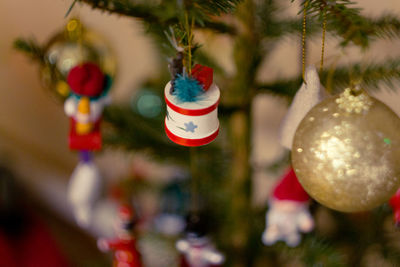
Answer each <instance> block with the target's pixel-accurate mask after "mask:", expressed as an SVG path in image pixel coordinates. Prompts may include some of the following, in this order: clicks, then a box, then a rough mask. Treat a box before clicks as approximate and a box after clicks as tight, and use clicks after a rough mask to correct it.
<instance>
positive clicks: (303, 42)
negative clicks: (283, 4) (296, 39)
mask: <svg viewBox="0 0 400 267" xmlns="http://www.w3.org/2000/svg"><path fill="white" fill-rule="evenodd" d="M309 2H310V1H309V0H307V1H306V2H305V3H304V10H303V34H302V36H301V60H302V63H301V76H302V77H303V81H304V82H305V79H304V75H305V72H306V26H307V25H306V24H307V7H308V3H309Z"/></svg>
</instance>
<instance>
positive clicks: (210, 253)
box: [176, 214, 225, 267]
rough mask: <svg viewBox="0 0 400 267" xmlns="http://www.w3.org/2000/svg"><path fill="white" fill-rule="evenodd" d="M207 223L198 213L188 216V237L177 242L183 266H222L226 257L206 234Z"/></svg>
mask: <svg viewBox="0 0 400 267" xmlns="http://www.w3.org/2000/svg"><path fill="white" fill-rule="evenodd" d="M206 233H207V225H206V222H205V221H204V218H203V217H201V216H200V215H198V214H190V215H189V216H188V218H187V225H186V237H185V238H184V239H181V240H178V241H177V242H176V248H177V250H178V251H179V253H180V254H181V256H182V257H181V264H180V266H181V267H211V266H213V267H217V266H222V264H223V263H224V262H225V257H224V255H223V254H221V253H220V252H219V251H217V250H216V249H215V247H214V245H213V244H212V242H211V241H210V239H209V238H208V237H207V236H206Z"/></svg>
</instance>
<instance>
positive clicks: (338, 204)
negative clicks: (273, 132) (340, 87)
mask: <svg viewBox="0 0 400 267" xmlns="http://www.w3.org/2000/svg"><path fill="white" fill-rule="evenodd" d="M292 164H293V168H294V170H295V172H296V175H297V177H298V179H299V181H300V183H301V184H302V185H303V187H304V189H305V190H306V191H307V192H308V193H309V194H310V196H311V197H312V198H314V199H315V200H317V201H318V202H320V203H321V204H323V205H325V206H327V207H329V208H332V209H335V210H339V211H344V212H357V211H365V210H370V209H372V208H374V207H377V206H378V205H380V204H383V203H384V202H385V201H387V200H388V199H389V198H390V196H391V195H393V194H394V193H395V192H396V190H397V189H398V187H399V186H400V119H399V117H398V116H397V115H396V114H395V113H394V112H393V111H392V110H390V109H389V108H388V107H387V106H386V105H385V104H383V103H382V102H380V101H379V100H377V99H375V98H373V97H370V96H368V95H367V94H365V93H361V94H359V95H354V94H352V93H351V91H350V89H346V90H345V92H344V93H342V94H340V95H339V96H335V97H331V98H329V99H326V100H324V101H323V102H321V103H320V104H318V105H316V106H315V107H314V108H312V109H311V110H310V112H309V113H308V114H307V115H306V116H305V117H304V119H303V120H302V122H301V123H300V125H299V127H298V128H297V130H296V134H295V137H294V140H293V149H292Z"/></svg>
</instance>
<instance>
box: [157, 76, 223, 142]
mask: <svg viewBox="0 0 400 267" xmlns="http://www.w3.org/2000/svg"><path fill="white" fill-rule="evenodd" d="M170 89H171V82H169V83H168V84H167V85H166V86H165V102H166V103H167V115H166V117H165V132H166V133H167V136H168V138H169V139H171V141H173V142H175V143H177V144H179V145H182V146H202V145H206V144H208V143H210V142H212V141H213V140H214V139H215V138H216V137H217V136H218V131H219V121H218V103H219V97H220V92H219V88H218V86H217V85H216V84H214V83H213V84H212V85H211V86H210V88H209V89H208V90H207V91H206V92H205V93H204V94H202V95H201V96H199V98H198V100H197V101H195V102H180V101H178V100H177V97H176V96H175V95H173V94H171V92H170V91H171V90H170Z"/></svg>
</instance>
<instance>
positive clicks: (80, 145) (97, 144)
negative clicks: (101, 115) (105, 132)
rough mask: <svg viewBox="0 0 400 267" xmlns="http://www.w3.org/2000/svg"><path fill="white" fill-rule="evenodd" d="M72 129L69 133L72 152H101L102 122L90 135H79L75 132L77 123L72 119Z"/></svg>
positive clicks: (95, 126) (97, 123) (96, 124)
mask: <svg viewBox="0 0 400 267" xmlns="http://www.w3.org/2000/svg"><path fill="white" fill-rule="evenodd" d="M70 125H71V129H70V132H69V138H68V141H69V148H70V149H72V150H90V151H92V150H100V149H101V143H102V142H101V132H100V120H98V121H97V122H96V123H95V124H94V127H93V130H92V131H91V132H90V133H88V134H83V135H81V134H77V133H76V130H75V125H76V121H75V120H74V119H72V118H71V123H70Z"/></svg>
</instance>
